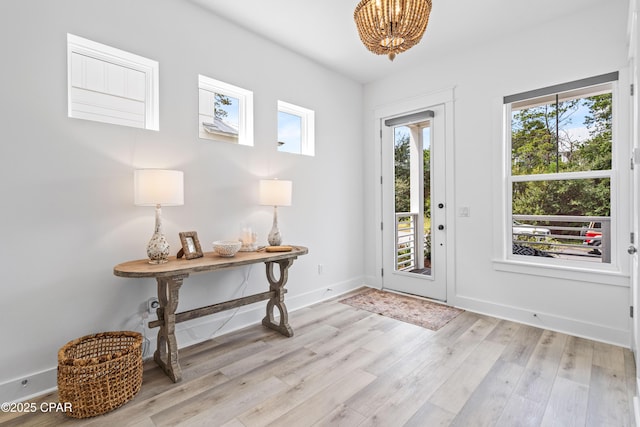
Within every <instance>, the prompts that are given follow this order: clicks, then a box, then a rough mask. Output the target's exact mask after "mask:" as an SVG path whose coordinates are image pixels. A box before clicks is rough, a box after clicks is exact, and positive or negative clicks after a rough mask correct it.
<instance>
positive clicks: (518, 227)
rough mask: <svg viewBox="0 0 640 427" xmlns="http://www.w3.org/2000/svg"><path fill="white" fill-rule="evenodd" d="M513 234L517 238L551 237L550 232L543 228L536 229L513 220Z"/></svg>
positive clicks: (533, 226)
mask: <svg viewBox="0 0 640 427" xmlns="http://www.w3.org/2000/svg"><path fill="white" fill-rule="evenodd" d="M513 234H514V235H517V236H536V237H545V236H549V235H551V230H549V229H548V228H543V227H536V226H535V225H531V224H523V223H521V222H518V221H516V220H515V219H514V220H513Z"/></svg>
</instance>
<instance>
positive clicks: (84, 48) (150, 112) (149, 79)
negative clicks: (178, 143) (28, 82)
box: [67, 33, 160, 131]
mask: <svg viewBox="0 0 640 427" xmlns="http://www.w3.org/2000/svg"><path fill="white" fill-rule="evenodd" d="M73 53H77V54H80V55H84V56H88V57H91V58H94V59H97V60H100V61H104V62H109V63H112V64H115V65H119V66H121V67H126V68H131V69H133V70H136V71H140V72H142V73H144V75H145V101H144V104H145V121H144V122H145V126H144V129H149V130H155V131H158V130H160V99H159V98H160V84H159V81H160V77H159V73H160V71H159V69H160V67H159V64H158V61H154V60H152V59H149V58H145V57H143V56H140V55H136V54H134V53H131V52H127V51H124V50H121V49H117V48H115V47H111V46H108V45H105V44H102V43H98V42H94V41H93V40H89V39H85V38H83V37H79V36H76V35H74V34H70V33H67V110H68V116H69V117H72V118H75V117H74V115H73V109H72V97H71V88H72V75H71V71H72V65H71V61H72V56H73ZM96 121H98V120H96ZM99 122H102V121H99Z"/></svg>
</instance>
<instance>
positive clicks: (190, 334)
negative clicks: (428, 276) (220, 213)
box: [0, 277, 364, 402]
mask: <svg viewBox="0 0 640 427" xmlns="http://www.w3.org/2000/svg"><path fill="white" fill-rule="evenodd" d="M361 286H364V279H363V278H362V277H357V278H354V279H351V280H347V281H344V282H339V283H334V284H332V285H330V286H326V287H322V288H319V289H316V290H313V291H311V292H307V293H304V294H300V295H290V294H287V297H286V298H285V304H286V305H287V310H288V311H289V312H290V313H291V312H294V311H296V310H299V309H301V308H304V307H307V306H310V305H313V304H317V303H319V302H322V301H325V300H328V299H331V298H335V297H337V296H339V295H341V294H344V293H347V292H350V291H352V290H354V289H357V288H359V287H361ZM264 316H265V303H256V304H251V305H248V306H245V307H240V308H238V309H236V310H228V311H224V312H221V313H217V314H215V315H212V316H206V317H201V318H199V319H194V320H190V321H188V322H184V323H179V324H178V325H176V337H177V340H178V345H179V347H180V348H184V347H189V346H191V345H194V344H198V343H200V342H202V341H206V340H209V339H211V338H214V337H216V336H218V335H222V334H227V333H229V332H233V331H235V330H238V329H242V328H245V327H247V326H251V325H255V324H260V323H261V322H262V319H263V318H264ZM293 326H294V330H295V325H293ZM157 331H158V330H157V328H154V329H145V336H146V338H147V339H148V340H149V345H148V351H147V352H146V354H145V355H144V358H145V359H149V358H151V357H152V356H153V350H154V349H155V348H156V342H157V339H156V336H157ZM25 381H26V382H25ZM23 382H25V383H23ZM57 385H58V379H57V366H55V367H52V368H50V369H46V370H44V371H41V372H35V373H33V374H29V375H25V376H23V377H20V378H15V379H13V380H10V381H6V382H4V383H2V384H0V402H24V401H27V400H29V399H32V398H34V397H36V396H42V395H43V394H46V393H50V392H52V391H55V390H56V389H57Z"/></svg>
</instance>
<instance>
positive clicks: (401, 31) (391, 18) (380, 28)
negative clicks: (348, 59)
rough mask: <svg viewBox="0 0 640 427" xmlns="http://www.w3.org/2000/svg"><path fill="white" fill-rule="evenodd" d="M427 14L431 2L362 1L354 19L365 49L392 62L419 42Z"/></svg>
mask: <svg viewBox="0 0 640 427" xmlns="http://www.w3.org/2000/svg"><path fill="white" fill-rule="evenodd" d="M429 13H431V0H361V1H360V3H358V6H356V10H355V11H354V12H353V19H354V20H355V21H356V26H357V27H358V33H359V34H360V40H362V43H364V45H365V47H366V48H367V49H369V50H370V51H371V52H373V53H375V54H376V55H388V56H389V59H390V60H391V61H393V59H394V58H395V57H396V54H398V53H401V52H404V51H405V50H408V49H409V48H411V47H413V46H415V45H416V44H418V42H420V39H421V38H422V35H423V34H424V30H426V29H427V23H428V22H429Z"/></svg>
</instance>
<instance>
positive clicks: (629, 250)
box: [627, 245, 638, 255]
mask: <svg viewBox="0 0 640 427" xmlns="http://www.w3.org/2000/svg"><path fill="white" fill-rule="evenodd" d="M627 252H628V253H629V255H633V254H635V253H636V252H638V248H636V247H635V246H633V245H631V246H629V248H628V249H627Z"/></svg>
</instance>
